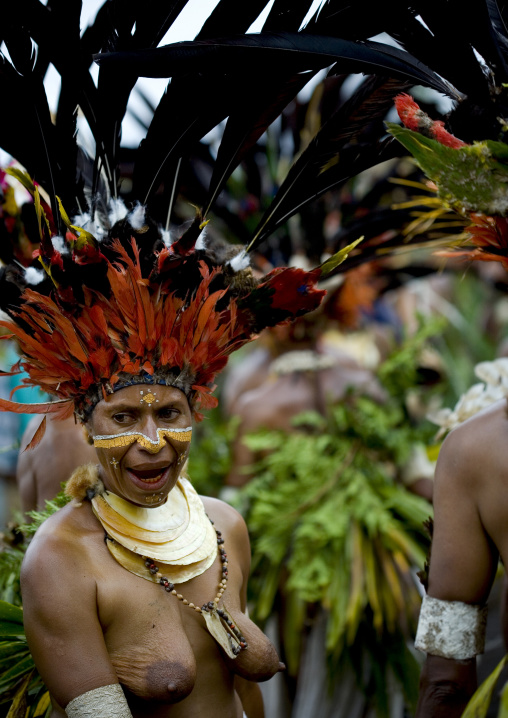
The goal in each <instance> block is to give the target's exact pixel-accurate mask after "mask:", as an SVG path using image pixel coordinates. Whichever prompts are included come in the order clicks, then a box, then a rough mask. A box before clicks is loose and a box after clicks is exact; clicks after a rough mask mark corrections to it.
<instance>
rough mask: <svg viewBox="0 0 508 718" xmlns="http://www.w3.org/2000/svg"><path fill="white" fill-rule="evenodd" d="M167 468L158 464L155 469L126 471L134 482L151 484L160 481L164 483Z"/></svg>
mask: <svg viewBox="0 0 508 718" xmlns="http://www.w3.org/2000/svg"><path fill="white" fill-rule="evenodd" d="M169 468H170V467H169V466H159V467H157V468H155V469H127V471H128V472H129V474H130V475H131V476H132V477H133V479H134V480H135V481H136V483H137V482H140V483H141V484H142V485H147V484H148V485H150V486H151V485H155V484H159V483H161V482H162V483H164V481H165V480H166V478H167V472H168V471H169Z"/></svg>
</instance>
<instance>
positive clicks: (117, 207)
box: [108, 199, 127, 226]
mask: <svg viewBox="0 0 508 718" xmlns="http://www.w3.org/2000/svg"><path fill="white" fill-rule="evenodd" d="M126 217H127V207H126V206H125V203H124V201H123V199H112V200H111V201H110V203H109V217H108V218H109V223H110V225H111V226H113V225H114V224H116V223H117V222H120V220H122V219H125V218H126Z"/></svg>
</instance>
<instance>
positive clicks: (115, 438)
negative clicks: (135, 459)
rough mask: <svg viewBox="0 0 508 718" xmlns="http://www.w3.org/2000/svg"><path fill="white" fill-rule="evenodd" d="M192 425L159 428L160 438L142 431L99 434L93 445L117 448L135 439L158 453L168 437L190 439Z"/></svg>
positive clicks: (148, 449)
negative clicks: (155, 438)
mask: <svg viewBox="0 0 508 718" xmlns="http://www.w3.org/2000/svg"><path fill="white" fill-rule="evenodd" d="M191 436H192V426H188V427H186V428H185V429H157V437H158V440H157V441H155V440H154V439H150V437H149V436H146V434H142V433H141V432H140V431H124V432H122V433H121V434H108V435H106V434H104V435H97V436H94V437H92V438H93V445H94V446H95V447H97V448H98V449H117V448H119V447H121V446H129V445H130V444H133V443H134V442H135V441H137V442H138V444H140V446H142V447H143V449H146V450H147V451H149V452H150V453H151V454H157V453H158V452H159V451H160V450H161V449H162V448H163V447H164V445H165V443H166V438H167V439H173V440H174V441H190V440H191Z"/></svg>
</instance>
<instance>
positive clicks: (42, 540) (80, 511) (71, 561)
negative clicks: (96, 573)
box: [21, 503, 100, 585]
mask: <svg viewBox="0 0 508 718" xmlns="http://www.w3.org/2000/svg"><path fill="white" fill-rule="evenodd" d="M99 534H100V527H99V525H98V523H97V521H95V520H94V517H93V514H92V511H91V506H90V505H89V504H83V505H82V506H79V507H78V506H76V505H74V504H73V503H70V504H68V505H67V506H65V507H63V508H62V509H60V510H59V511H57V512H56V513H55V514H53V515H52V516H50V517H49V518H48V519H46V521H44V523H43V524H41V526H40V527H39V528H38V530H37V532H36V533H35V535H34V537H33V539H32V541H31V542H30V546H29V547H28V550H27V552H26V555H25V558H24V560H23V564H22V567H21V581H22V584H25V585H27V584H30V583H32V582H34V581H37V580H38V579H39V578H40V577H41V576H43V577H45V580H46V581H47V580H48V577H49V576H51V575H55V574H57V575H58V576H60V577H61V576H62V575H63V572H65V571H68V570H71V569H72V570H73V573H74V575H75V567H76V565H78V564H79V565H80V566H83V565H86V563H87V559H88V558H89V557H90V553H91V548H92V544H93V543H94V542H96V541H97V540H100V536H99Z"/></svg>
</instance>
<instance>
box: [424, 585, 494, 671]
mask: <svg viewBox="0 0 508 718" xmlns="http://www.w3.org/2000/svg"><path fill="white" fill-rule="evenodd" d="M486 623H487V606H478V605H471V604H469V603H463V602H462V601H443V600H442V599H440V598H432V597H431V596H425V597H424V599H423V603H422V608H421V611H420V619H419V621H418V631H417V632H416V640H415V647H416V648H418V649H419V650H420V651H424V652H425V653H429V654H430V655H432V656H441V657H442V658H452V659H454V660H456V661H465V660H467V659H468V658H473V657H474V656H476V655H478V653H483V650H484V647H485V626H486Z"/></svg>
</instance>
